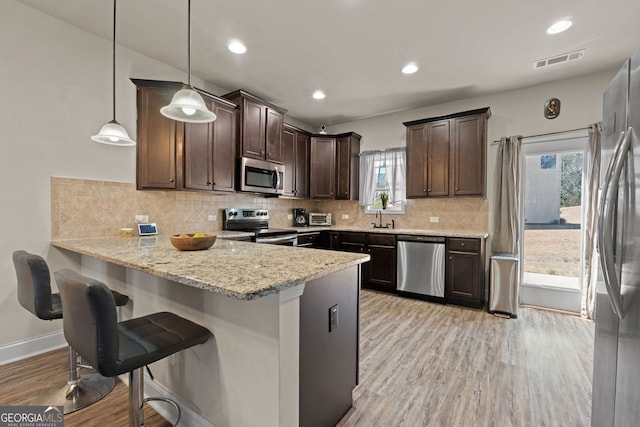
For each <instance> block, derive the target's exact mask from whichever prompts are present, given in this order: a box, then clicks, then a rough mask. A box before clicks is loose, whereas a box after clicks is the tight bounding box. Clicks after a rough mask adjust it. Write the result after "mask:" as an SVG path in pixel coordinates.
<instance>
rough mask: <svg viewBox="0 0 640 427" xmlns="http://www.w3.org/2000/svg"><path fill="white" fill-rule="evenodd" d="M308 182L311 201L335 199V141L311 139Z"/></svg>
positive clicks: (326, 138) (330, 139)
mask: <svg viewBox="0 0 640 427" xmlns="http://www.w3.org/2000/svg"><path fill="white" fill-rule="evenodd" d="M310 163H311V167H310V173H309V181H310V187H311V198H312V199H335V198H336V197H335V188H336V139H335V138H332V137H318V136H313V137H311V162H310Z"/></svg>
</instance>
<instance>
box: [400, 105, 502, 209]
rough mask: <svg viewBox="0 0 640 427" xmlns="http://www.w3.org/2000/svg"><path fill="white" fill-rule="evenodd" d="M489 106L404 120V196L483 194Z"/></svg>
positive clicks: (484, 189) (484, 191)
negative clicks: (405, 157) (405, 137)
mask: <svg viewBox="0 0 640 427" xmlns="http://www.w3.org/2000/svg"><path fill="white" fill-rule="evenodd" d="M490 116H491V110H490V109H489V107H487V108H481V109H477V110H471V111H464V112H461V113H456V114H451V115H448V116H441V117H432V118H428V119H421V120H415V121H411V122H405V123H404V125H405V126H406V127H407V197H442V196H450V197H454V196H482V197H484V196H485V194H486V146H487V120H488V118H489V117H490Z"/></svg>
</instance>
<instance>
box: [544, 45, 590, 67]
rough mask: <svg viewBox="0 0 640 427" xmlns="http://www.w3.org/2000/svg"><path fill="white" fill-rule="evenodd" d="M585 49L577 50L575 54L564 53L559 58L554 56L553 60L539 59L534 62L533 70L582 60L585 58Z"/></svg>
mask: <svg viewBox="0 0 640 427" xmlns="http://www.w3.org/2000/svg"><path fill="white" fill-rule="evenodd" d="M584 52H585V49H582V50H577V51H575V52H569V53H564V54H562V55H558V56H552V57H551V58H545V59H539V60H537V61H533V68H534V69H538V68H543V67H548V66H550V65H557V64H562V63H563V62H569V61H576V60H578V59H582V57H583V56H584Z"/></svg>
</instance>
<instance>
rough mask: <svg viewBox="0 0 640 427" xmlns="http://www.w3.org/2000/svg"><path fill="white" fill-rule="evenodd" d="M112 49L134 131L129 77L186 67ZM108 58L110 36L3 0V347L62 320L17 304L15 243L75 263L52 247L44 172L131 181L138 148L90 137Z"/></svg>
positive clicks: (101, 104)
mask: <svg viewBox="0 0 640 427" xmlns="http://www.w3.org/2000/svg"><path fill="white" fill-rule="evenodd" d="M116 52H117V53H116V55H117V70H116V87H117V94H116V97H117V104H116V108H117V112H116V114H117V119H118V121H119V122H120V123H121V124H122V125H123V126H124V127H125V128H126V129H127V131H128V132H129V134H130V135H131V136H132V137H133V138H135V135H136V127H135V125H136V90H135V86H134V85H133V83H131V82H130V81H129V78H130V77H137V78H146V79H162V80H175V81H185V80H186V73H185V72H184V71H182V70H177V69H174V68H171V67H168V66H167V65H165V64H162V63H160V62H158V61H155V60H153V59H151V58H148V57H145V56H143V55H140V54H138V53H136V52H133V51H131V50H128V49H125V48H122V47H120V46H118V47H117V50H116ZM111 55H112V52H111V40H107V39H101V38H99V37H96V36H94V35H92V34H89V33H87V32H84V31H82V30H79V29H77V28H75V27H72V26H69V25H67V24H65V23H63V22H62V21H59V20H57V19H54V18H51V17H49V16H47V15H44V14H42V13H40V12H38V11H35V10H33V9H31V8H29V7H27V6H24V5H22V4H21V3H17V2H15V1H13V0H3V1H1V2H0V81H2V82H3V85H2V96H1V97H0V120H1V121H2V131H1V133H0V180H1V181H2V182H4V185H3V189H2V220H1V221H0V227H2V228H1V231H2V232H1V236H2V237H1V238H0V277H1V278H2V281H1V283H2V284H1V285H0V347H1V346H2V345H3V344H7V343H12V342H16V341H19V340H22V339H27V338H30V337H35V336H39V335H42V334H44V333H47V332H51V331H55V330H60V329H61V327H62V323H61V321H53V322H46V321H43V320H40V319H37V318H36V317H35V316H33V315H32V314H30V313H28V312H27V311H26V310H25V309H23V308H22V307H21V306H20V305H19V304H18V302H17V298H16V287H15V272H14V269H13V263H12V260H11V254H12V252H13V251H14V250H17V249H25V250H27V251H30V252H34V253H37V254H40V255H42V256H44V257H45V258H47V260H48V262H49V267H50V268H51V270H57V269H59V268H62V267H65V266H68V267H74V266H76V265H77V264H76V262H75V261H76V260H73V259H71V258H66V257H65V256H64V255H63V254H62V253H61V252H59V251H57V250H54V249H50V247H49V241H50V235H51V227H50V224H51V208H50V203H51V202H50V184H49V179H50V177H51V176H66V177H77V178H93V179H104V180H111V181H123V182H135V169H136V165H135V161H136V150H135V147H113V146H108V145H103V144H97V143H94V142H92V141H91V140H90V139H89V138H90V136H91V135H93V134H95V133H97V132H98V130H99V129H100V127H101V126H102V125H103V124H104V123H106V122H108V121H109V120H111V118H112V110H111V108H112V101H111V99H112V98H111V97H112V88H111V78H112V76H111V72H112V62H111ZM193 80H194V83H195V84H196V85H200V87H203V88H204V89H207V90H209V91H210V92H213V93H216V94H221V93H223V92H222V90H221V89H220V88H216V87H213V86H210V85H202V84H201V83H202V82H201V81H200V80H198V79H193Z"/></svg>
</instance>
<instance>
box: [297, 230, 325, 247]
mask: <svg viewBox="0 0 640 427" xmlns="http://www.w3.org/2000/svg"><path fill="white" fill-rule="evenodd" d="M298 246H302V247H304V248H319V247H321V246H322V234H321V233H320V232H319V231H312V232H310V233H298Z"/></svg>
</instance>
